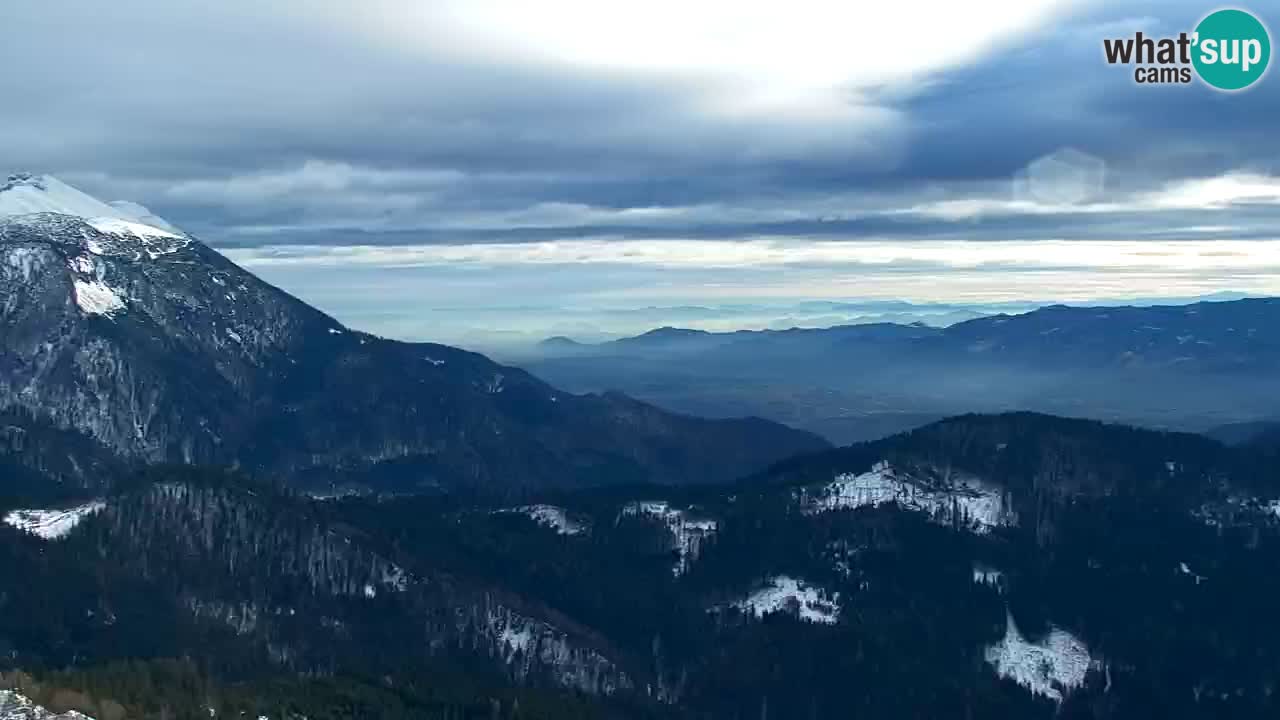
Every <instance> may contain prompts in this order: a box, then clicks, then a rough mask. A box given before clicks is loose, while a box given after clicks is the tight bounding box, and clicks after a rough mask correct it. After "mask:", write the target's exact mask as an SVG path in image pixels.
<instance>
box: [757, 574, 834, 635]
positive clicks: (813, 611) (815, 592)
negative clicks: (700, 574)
mask: <svg viewBox="0 0 1280 720" xmlns="http://www.w3.org/2000/svg"><path fill="white" fill-rule="evenodd" d="M733 606H734V607H736V608H738V609H739V610H742V611H743V612H746V613H750V614H751V615H754V616H756V617H758V618H759V617H764V616H765V615H767V614H769V613H776V612H780V611H783V610H790V611H793V612H795V613H796V615H797V617H799V618H800V619H801V620H804V621H805V622H812V623H821V624H824V625H834V624H835V623H836V622H837V621H838V620H839V619H840V593H833V594H830V595H828V594H827V592H826V591H825V590H823V589H822V588H819V587H816V586H813V585H809V584H807V583H805V582H804V581H803V580H797V579H796V578H793V577H789V576H787V575H779V576H777V577H774V578H770V580H769V584H768V585H767V586H765V587H763V588H761V589H759V590H757V591H755V592H753V593H751V594H750V595H748V596H747V597H746V598H745V599H743V600H739V601H738V602H735V603H734V604H733Z"/></svg>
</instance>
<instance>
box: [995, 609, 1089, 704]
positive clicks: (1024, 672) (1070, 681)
mask: <svg viewBox="0 0 1280 720" xmlns="http://www.w3.org/2000/svg"><path fill="white" fill-rule="evenodd" d="M986 656H987V662H988V663H989V664H991V666H992V667H994V668H995V671H996V673H997V674H999V675H1000V677H1004V678H1009V679H1011V680H1013V681H1014V682H1016V683H1018V684H1019V685H1021V686H1022V687H1024V688H1026V689H1028V690H1030V691H1031V692H1032V693H1033V694H1036V695H1043V696H1045V697H1047V698H1050V699H1053V700H1057V701H1058V702H1061V701H1062V698H1063V697H1064V696H1065V695H1066V694H1067V693H1069V692H1071V691H1072V690H1075V689H1076V688H1079V687H1082V686H1083V685H1084V679H1085V676H1086V675H1087V674H1088V673H1089V668H1090V667H1092V666H1093V665H1094V664H1095V661H1094V659H1093V658H1092V657H1091V656H1090V655H1089V649H1088V648H1087V647H1085V644H1084V643H1083V642H1081V641H1080V640H1079V639H1077V638H1076V636H1074V635H1072V634H1071V633H1069V632H1066V631H1065V630H1058V629H1056V628H1055V629H1053V630H1052V631H1050V633H1049V635H1048V636H1046V637H1045V638H1044V639H1043V640H1041V641H1040V642H1038V643H1030V642H1027V640H1026V639H1025V638H1023V637H1022V633H1020V632H1018V627H1017V626H1016V625H1015V624H1014V622H1013V617H1012V616H1010V617H1009V618H1008V620H1007V621H1006V625H1005V633H1004V639H1003V640H1001V641H1000V642H998V643H996V644H994V645H991V646H990V647H988V648H987V654H986Z"/></svg>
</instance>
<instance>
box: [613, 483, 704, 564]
mask: <svg viewBox="0 0 1280 720" xmlns="http://www.w3.org/2000/svg"><path fill="white" fill-rule="evenodd" d="M627 516H632V517H651V518H657V519H659V520H661V521H662V522H664V523H665V524H666V526H667V529H668V530H669V531H670V532H671V537H672V539H673V541H674V543H675V550H676V553H677V554H678V557H677V558H676V563H675V565H674V566H673V567H672V568H671V572H672V574H674V575H677V576H679V575H683V574H685V573H686V572H688V570H689V568H690V566H692V565H693V561H694V560H697V559H698V555H699V554H701V552H702V545H703V543H705V542H706V541H707V540H709V539H710V538H712V537H715V534H716V531H717V530H719V524H718V523H716V521H715V520H712V519H710V518H698V517H694V516H692V515H691V514H690V513H689V511H687V510H679V509H676V508H673V507H671V504H670V503H668V502H666V501H664V500H646V501H641V502H633V503H628V504H627V505H625V506H623V508H622V513H621V515H620V516H619V517H627Z"/></svg>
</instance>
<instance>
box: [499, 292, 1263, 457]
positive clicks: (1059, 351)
mask: <svg viewBox="0 0 1280 720" xmlns="http://www.w3.org/2000/svg"><path fill="white" fill-rule="evenodd" d="M522 364H523V365H524V367H526V368H527V369H529V370H531V371H532V372H533V373H534V374H536V375H538V376H540V377H543V378H545V379H547V380H548V381H550V382H553V383H559V384H561V385H563V386H566V387H569V388H572V389H575V390H578V391H598V390H602V389H619V390H622V391H625V392H629V393H632V394H635V395H637V396H638V397H641V398H644V399H647V400H650V401H653V402H655V403H658V404H660V405H663V406H666V407H670V408H673V409H679V410H683V411H688V412H696V413H700V414H705V415H710V416H720V415H726V414H739V413H744V412H745V413H750V414H759V415H762V416H765V417H770V418H772V419H775V420H779V421H782V422H786V423H788V424H791V425H794V426H797V427H803V428H806V429H810V430H813V431H815V432H819V433H821V434H824V435H826V436H827V437H828V438H829V439H831V440H833V441H835V442H838V443H840V442H849V441H853V440H857V439H861V438H865V437H868V436H876V435H882V434H887V433H888V432H892V431H895V430H900V429H905V428H907V427H911V426H914V425H918V424H921V423H922V422H926V421H928V420H930V419H935V418H937V417H941V416H945V415H952V414H956V413H960V412H967V411H972V410H979V411H1005V410H1038V411H1044V412H1053V413H1057V414H1065V415H1075V416H1083V417H1101V418H1107V419H1114V420H1119V421H1126V422H1134V423H1139V424H1148V425H1153V426H1157V427H1171V428H1178V429H1186V430H1197V431H1199V430H1208V429H1210V428H1213V427H1217V426H1220V425H1225V424H1228V423H1239V422H1251V421H1255V420H1259V419H1266V418H1272V417H1274V415H1275V408H1276V407H1277V406H1280V373H1276V372H1274V370H1275V368H1278V367H1280V299H1274V298H1262V299H1243V300H1235V301H1227V302H1200V303H1194V304H1190V305H1183V306H1152V307H1066V306H1051V307H1045V308H1042V309H1039V310H1035V311H1032V312H1028V313H1025V314H1021V315H997V316H992V317H984V318H978V319H974V320H969V321H966V322H961V323H957V324H955V325H951V326H948V327H944V328H936V327H929V326H925V325H921V324H916V325H895V324H872V325H849V326H840V327H832V328H826V329H793V330H766V331H739V332H729V333H709V332H704V331H699V330H686V329H679V328H660V329H658V330H654V331H652V332H649V333H645V334H644V335H640V336H637V337H633V338H626V339H621V340H616V341H611V342H607V343H600V344H581V343H574V342H572V341H571V340H569V339H568V338H555V339H552V340H549V341H547V342H544V343H542V344H541V345H540V347H539V354H538V356H536V357H534V358H531V359H527V360H525V361H523V363H522Z"/></svg>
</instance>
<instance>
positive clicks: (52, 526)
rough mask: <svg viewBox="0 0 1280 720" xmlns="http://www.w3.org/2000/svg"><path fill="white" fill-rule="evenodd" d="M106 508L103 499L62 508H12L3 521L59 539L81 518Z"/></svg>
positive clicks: (27, 530) (74, 526) (43, 536)
mask: <svg viewBox="0 0 1280 720" xmlns="http://www.w3.org/2000/svg"><path fill="white" fill-rule="evenodd" d="M105 508H106V505H105V504H104V503H102V502H101V501H94V502H91V503H86V504H84V505H80V506H77V507H73V508H66V509H62V510H12V511H10V512H9V513H8V514H7V515H5V516H4V518H3V522H4V523H5V524H6V525H12V526H13V527H16V528H18V529H19V530H24V531H26V532H29V533H31V534H32V535H36V536H38V537H42V538H44V539H45V540H57V539H59V538H64V537H66V536H67V535H68V534H70V533H71V531H72V530H75V529H76V526H77V525H79V524H80V521H81V520H84V519H85V518H87V517H89V516H90V515H94V514H96V513H99V512H102V510H103V509H105Z"/></svg>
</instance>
